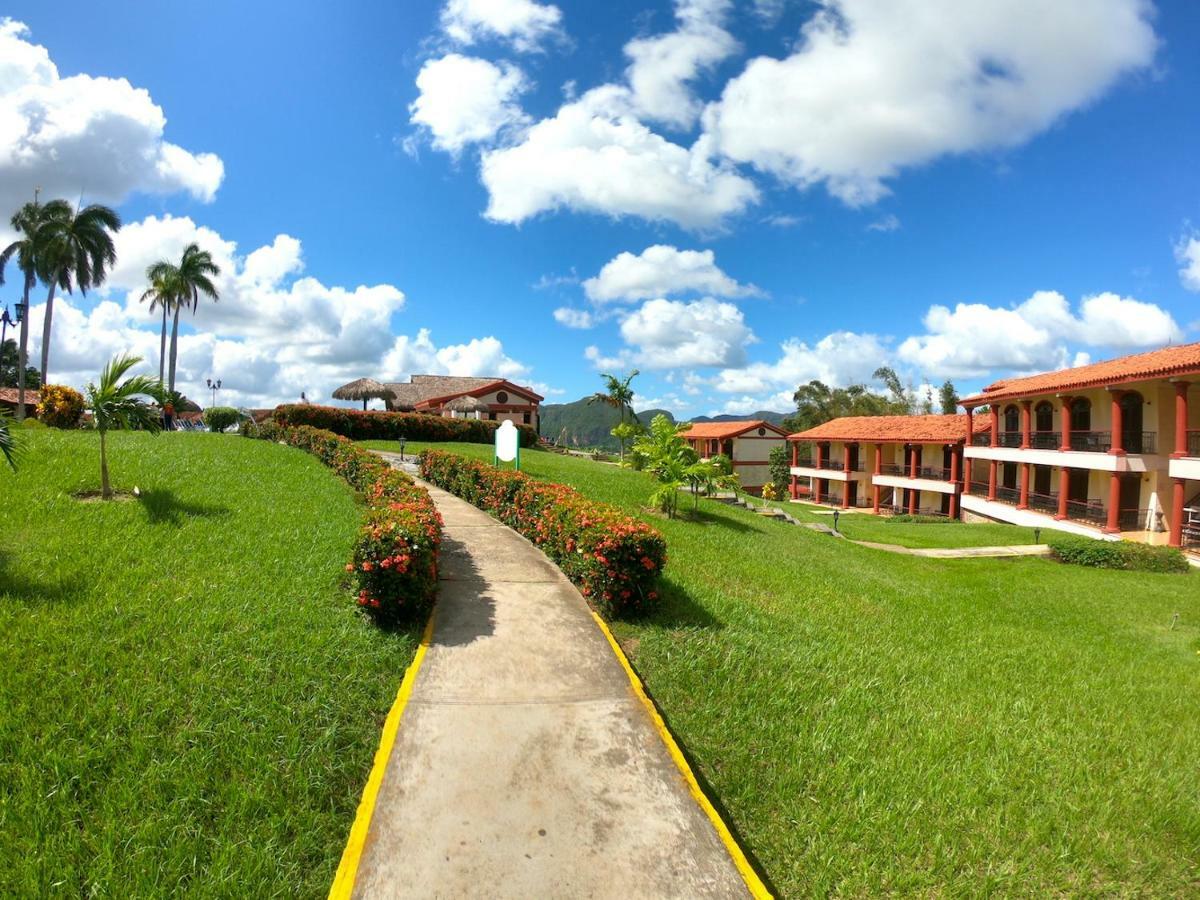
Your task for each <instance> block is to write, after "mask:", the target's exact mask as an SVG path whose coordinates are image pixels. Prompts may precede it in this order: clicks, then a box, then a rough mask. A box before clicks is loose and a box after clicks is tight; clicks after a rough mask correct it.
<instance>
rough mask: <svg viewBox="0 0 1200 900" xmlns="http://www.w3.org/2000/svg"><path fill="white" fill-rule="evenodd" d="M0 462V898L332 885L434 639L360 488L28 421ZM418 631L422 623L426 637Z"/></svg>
mask: <svg viewBox="0 0 1200 900" xmlns="http://www.w3.org/2000/svg"><path fill="white" fill-rule="evenodd" d="M20 437H21V440H22V441H23V442H24V443H25V445H26V447H27V452H26V454H25V456H24V459H23V461H22V465H21V469H20V472H19V473H18V474H17V475H16V476H14V475H12V474H11V473H9V472H8V471H7V469H6V470H5V471H3V472H0V483H2V484H3V490H4V503H3V506H2V508H0V632H3V634H4V640H3V642H2V643H0V672H3V677H0V859H3V860H4V865H3V866H0V896H6V897H8V896H13V897H16V896H23V897H31V896H43V895H48V894H55V893H61V894H63V895H64V896H66V895H70V896H84V895H87V896H91V895H107V896H162V895H168V894H178V893H184V892H187V893H192V894H196V895H201V896H238V897H252V896H253V897H259V896H263V897H265V896H281V897H292V896H309V897H317V896H324V895H325V894H326V893H327V892H328V889H329V884H330V882H331V881H332V879H333V873H334V871H335V869H336V867H337V863H338V859H339V857H340V855H341V851H342V847H343V845H344V843H345V839H346V835H347V833H348V830H349V827H350V823H351V822H352V821H353V817H354V811H355V808H356V806H357V803H358V799H359V796H360V794H361V791H362V786H363V784H364V783H365V781H366V777H367V773H368V771H369V769H370V765H371V759H372V756H373V754H374V751H375V747H376V745H377V743H378V739H379V729H380V727H381V724H382V721H383V718H384V716H385V715H386V713H387V709H388V707H389V706H390V705H391V702H392V700H393V698H394V696H395V692H396V688H397V685H398V684H399V682H400V679H401V677H402V675H403V672H404V669H405V667H406V666H407V664H408V663H409V661H410V660H411V657H412V653H413V650H414V648H415V643H416V641H415V631H410V632H406V633H400V634H385V633H382V632H380V631H379V630H378V629H376V628H374V627H373V626H371V625H369V624H368V623H367V622H366V621H365V620H364V619H363V618H362V617H361V616H360V615H359V614H358V613H357V611H356V609H355V607H354V603H353V602H352V598H351V596H350V593H349V591H348V589H347V587H346V586H345V585H344V584H343V580H344V578H345V572H344V564H345V562H346V560H347V558H348V556H349V551H350V547H351V544H352V542H353V539H354V535H355V532H356V529H357V525H358V522H359V510H358V508H357V507H356V505H355V501H354V497H353V495H352V493H351V492H350V490H349V489H348V488H347V487H346V486H345V485H344V484H343V483H342V482H341V481H339V480H338V479H337V478H335V477H334V476H333V475H332V474H331V473H330V472H329V471H327V470H326V469H325V468H324V467H323V466H322V465H321V464H320V463H319V462H318V461H317V460H316V459H314V458H313V457H310V456H308V455H306V454H304V453H302V452H300V451H298V450H292V449H288V448H284V447H279V446H276V445H274V444H270V443H267V442H262V441H251V440H246V439H243V438H239V437H236V436H233V435H210V434H169V435H162V436H160V437H157V438H155V437H151V436H149V435H145V434H116V435H114V436H112V437H111V438H110V440H111V444H112V448H111V457H110V464H111V466H112V470H113V479H114V483H115V486H116V487H118V488H124V489H131V488H133V487H134V486H135V485H136V486H138V487H139V488H140V490H141V491H142V499H140V500H131V501H126V502H111V503H80V502H79V501H77V500H75V499H72V497H71V496H70V493H71V492H73V491H77V490H80V489H94V488H96V487H98V484H99V472H98V468H97V442H98V438H97V436H96V435H95V434H90V433H80V432H76V433H62V432H55V431H50V430H44V431H43V430H38V431H22V432H21V435H20ZM415 627H416V626H414V629H415Z"/></svg>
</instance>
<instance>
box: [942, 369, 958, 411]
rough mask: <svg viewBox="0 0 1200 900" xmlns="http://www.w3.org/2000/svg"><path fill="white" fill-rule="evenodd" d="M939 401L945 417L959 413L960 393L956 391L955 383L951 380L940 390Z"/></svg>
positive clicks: (943, 383)
mask: <svg viewBox="0 0 1200 900" xmlns="http://www.w3.org/2000/svg"><path fill="white" fill-rule="evenodd" d="M938 399H939V400H940V401H941V404H942V413H943V414H944V415H947V416H952V415H954V414H955V413H956V412H958V391H956V390H955V389H954V382H953V381H951V380H950V379H949V378H947V379H946V380H945V381H944V382H942V386H941V387H940V388H938Z"/></svg>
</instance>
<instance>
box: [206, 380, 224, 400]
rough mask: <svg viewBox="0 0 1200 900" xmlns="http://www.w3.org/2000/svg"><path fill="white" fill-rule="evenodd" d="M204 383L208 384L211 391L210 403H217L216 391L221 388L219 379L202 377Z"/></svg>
mask: <svg viewBox="0 0 1200 900" xmlns="http://www.w3.org/2000/svg"><path fill="white" fill-rule="evenodd" d="M204 383H205V384H207V385H208V389H209V390H210V391H212V405H213V406H216V405H217V391H219V390H220V389H221V379H220V378H218V379H217V380H216V381H213V380H212V379H211V378H206V379H204Z"/></svg>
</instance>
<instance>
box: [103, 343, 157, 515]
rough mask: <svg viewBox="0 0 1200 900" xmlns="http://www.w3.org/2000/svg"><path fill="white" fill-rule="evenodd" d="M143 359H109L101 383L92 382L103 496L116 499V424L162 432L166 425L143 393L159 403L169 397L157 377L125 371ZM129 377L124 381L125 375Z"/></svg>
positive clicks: (133, 357)
mask: <svg viewBox="0 0 1200 900" xmlns="http://www.w3.org/2000/svg"><path fill="white" fill-rule="evenodd" d="M141 361H142V358H141V357H140V356H129V355H127V354H122V355H121V356H118V357H116V358H115V359H112V360H110V361H109V363H108V365H106V366H105V367H104V371H103V372H101V373H100V383H99V384H94V383H92V382H90V381H89V382H88V386H87V407H88V409H90V410H91V411H92V418H93V422H94V425H95V428H96V430H97V431H98V432H100V496H101V497H103V498H104V499H105V500H110V499H112V495H113V491H112V485H111V484H110V483H109V480H108V444H107V438H108V432H109V430H110V429H112V428H140V429H143V430H145V431H148V432H150V433H151V434H158V432H159V430H160V429H161V427H162V421H161V420H160V418H159V415H158V411H157V410H156V409H154V407H152V406H151V405H150V404H148V403H146V402H144V401H143V400H139V399H138V398H139V397H143V396H145V397H151V398H153V399H154V400H155V401H157V402H158V403H159V404H162V403H163V402H164V401H165V397H164V395H163V390H162V386H161V385H160V384H159V383H158V381H157V379H154V378H150V377H148V376H146V375H132V376H130V377H129V378H125V373H126V372H128V371H129V370H130V369H132V368H133V367H134V366H136V365H137V364H138V363H140V362H141ZM122 378H124V379H125V380H124V381H122V380H121V379H122Z"/></svg>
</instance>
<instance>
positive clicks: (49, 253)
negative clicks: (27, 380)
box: [38, 200, 121, 384]
mask: <svg viewBox="0 0 1200 900" xmlns="http://www.w3.org/2000/svg"><path fill="white" fill-rule="evenodd" d="M46 209H47V210H48V212H47V215H46V219H45V221H44V222H43V223H42V226H41V228H40V229H39V232H38V233H39V244H40V252H39V254H38V256H39V259H38V263H39V265H38V274H39V275H41V276H42V280H43V281H44V282H46V283H47V284H48V285H50V291H49V293H48V294H47V295H46V319H45V322H44V323H43V325H42V384H49V368H50V328H51V325H52V324H53V320H54V292H55V290H57V289H58V288H62V290H64V291H66V292H67V293H68V294H69V293H71V291H72V282H74V286H75V287H78V288H79V291H80V293H82V294H87V292H88V288H93V287H99V286H100V285H101V284H103V283H104V278H105V276H106V275H107V274H108V267H109V266H111V265H112V264H113V263H115V262H116V261H117V251H116V248H115V247H114V246H113V239H112V235H113V232H117V231H120V230H121V217H120V216H118V215H117V214H116V212H114V211H113V210H112V209H110V208H109V207H107V206H102V205H101V204H99V203H93V204H92V205H90V206H85V207H84V208H83V209H79V210H72V209H71V207H70V205H69V204H67V203H66V202H65V201H62V200H55V201H52V202H50V203H47V204H46Z"/></svg>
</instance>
